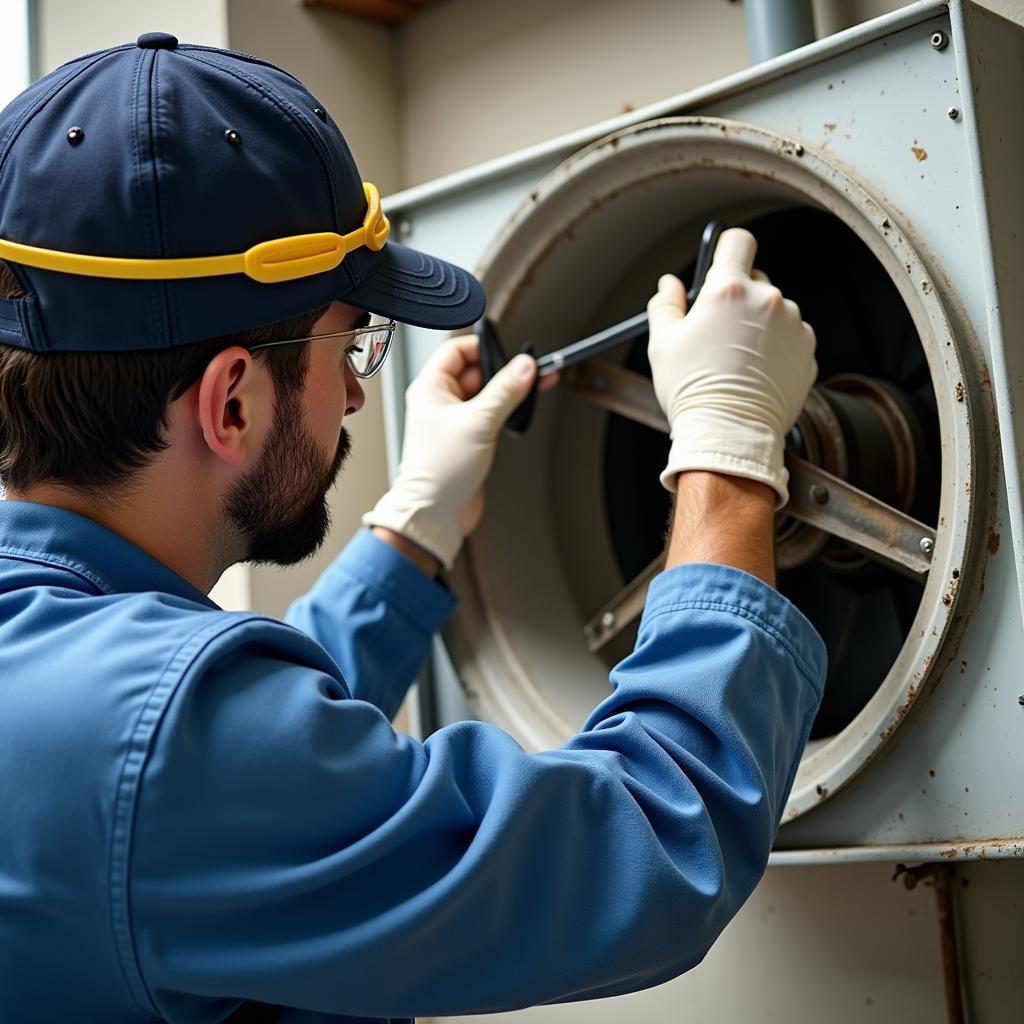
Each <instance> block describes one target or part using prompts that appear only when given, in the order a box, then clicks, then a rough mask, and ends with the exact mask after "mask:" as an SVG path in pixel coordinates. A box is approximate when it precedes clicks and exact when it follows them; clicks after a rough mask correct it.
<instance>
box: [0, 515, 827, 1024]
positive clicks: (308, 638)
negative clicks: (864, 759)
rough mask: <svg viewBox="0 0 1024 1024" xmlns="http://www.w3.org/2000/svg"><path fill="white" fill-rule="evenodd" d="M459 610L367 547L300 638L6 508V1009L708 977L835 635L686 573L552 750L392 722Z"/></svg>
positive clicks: (421, 1007) (665, 588)
mask: <svg viewBox="0 0 1024 1024" xmlns="http://www.w3.org/2000/svg"><path fill="white" fill-rule="evenodd" d="M452 605H453V598H452V596H451V595H450V594H449V593H448V591H447V590H445V589H444V588H443V587H441V586H439V585H438V584H437V583H435V582H434V581H432V580H430V579H428V578H427V577H426V576H425V575H423V574H422V573H420V572H419V571H418V570H417V569H415V568H414V567H413V566H412V565H411V564H410V563H408V562H407V561H406V560H405V559H404V558H403V557H402V556H401V555H399V554H398V553H397V552H395V551H394V550H392V549H391V548H390V547H388V546H387V545H385V544H383V543H381V542H380V541H378V540H377V539H376V538H375V537H374V536H373V535H372V534H370V533H366V532H363V533H360V534H359V535H357V537H356V538H355V540H354V541H353V542H352V543H351V544H350V545H349V547H348V548H347V549H346V551H345V552H344V553H343V554H342V555H341V556H340V558H339V559H338V560H337V561H336V562H335V563H334V564H333V565H332V566H331V567H330V568H329V569H328V570H327V571H326V573H325V574H324V575H323V576H322V577H321V579H320V580H319V582H318V583H317V584H316V586H315V587H314V588H313V589H312V590H311V591H310V592H309V594H308V595H306V596H305V597H304V598H303V599H302V600H300V601H299V602H298V604H297V605H296V606H295V607H294V608H293V609H292V611H291V613H290V615H289V623H288V624H286V623H282V622H279V621H276V620H274V619H271V618H267V617H265V616H262V615H258V614H254V613H235V612H225V611H223V610H221V609H220V608H218V607H217V606H216V605H215V604H214V603H213V602H211V601H210V600H209V599H208V598H207V597H206V596H205V595H204V594H202V593H200V592H199V591H198V590H196V589H194V588H193V587H192V586H191V585H189V584H188V583H187V582H186V581H185V580H183V579H182V578H181V577H179V576H177V575H176V574H175V573H173V572H172V571H171V570H170V569H168V568H167V567H166V566H164V565H163V564H161V563H160V562H158V561H156V560H155V559H153V558H152V557H150V556H149V555H147V554H146V553H144V552H143V551H141V550H140V549H138V548H137V547H135V546H133V545H132V544H130V543H129V542H128V541H126V540H124V539H123V538H121V537H119V536H117V535H116V534H114V533H111V532H110V531H108V530H106V529H105V528H103V527H101V526H100V525H98V524H97V523H95V522H92V521H90V520H89V519H86V518H83V517H81V516H78V515H75V514H74V513H71V512H67V511H64V510H61V509H56V508H52V507H48V506H43V505H33V504H27V503H17V502H10V501H5V502H0V808H2V815H3V817H2V822H3V826H2V827H3V841H2V843H0V1019H2V1020H3V1021H4V1022H5V1024H16V1022H35V1021H40V1022H47V1024H52V1022H56V1021H72V1020H73V1021H75V1022H76V1024H86V1022H93V1021H95V1022H102V1024H121V1022H125V1024H127V1022H143V1021H153V1020H156V1019H165V1020H168V1021H174V1022H182V1024H185V1022H187V1024H193V1022H196V1024H200V1022H201V1024H207V1022H213V1021H223V1020H225V1019H226V1018H228V1017H230V1016H231V1015H232V1014H233V1013H236V1011H237V1015H236V1016H235V1017H234V1018H233V1020H236V1021H239V1020H279V1021H287V1022H291V1024H299V1022H303V1024H310V1022H313V1021H323V1020H328V1019H331V1020H337V1019H339V1017H340V1018H344V1019H352V1018H355V1019H357V1020H362V1019H366V1018H369V1019H378V1020H379V1019H381V1018H385V1019H386V1018H389V1017H390V1018H395V1017H398V1018H402V1017H410V1016H413V1015H416V1014H422V1015H440V1014H453V1013H466V1012H470V1011H478V1012H487V1011H495V1010H505V1009H510V1008H515V1007H521V1006H526V1005H530V1004H536V1003H543V1002H550V1001H557V1000H569V999H580V998H585V997H594V996H604V995H612V994H615V993H620V992H628V991H631V990H635V989H639V988H644V987H646V986H650V985H655V984H657V983H659V982H662V981H665V980H667V979H668V978H671V977H673V976H675V975H677V974H679V973H681V972H682V971H685V970H686V969H688V968H690V967H693V966H694V965H695V964H697V963H699V961H700V960H701V958H702V957H703V956H704V954H705V953H706V951H707V950H708V948H709V947H710V946H711V944H712V943H713V942H714V940H715V938H716V936H717V935H718V934H719V932H720V931H721V930H722V928H723V927H724V926H725V925H726V923H727V922H728V921H729V919H730V917H731V916H732V915H733V913H734V912H735V911H736V910H737V908H738V907H739V906H740V905H741V904H742V903H743V901H744V900H745V899H746V897H747V896H748V895H749V893H750V892H751V890H752V889H753V888H754V886H755V885H756V884H757V881H758V879H759V878H760V877H761V875H762V872H763V870H764V867H765V864H766V861H767V856H768V851H769V848H770V846H771V843H772V840H773V837H774V835H775V832H776V828H777V826H778V823H779V818H780V815H781V812H782V808H783V804H784V802H785V799H786V795H787V793H788V791H789V788H790V786H791V783H792V779H793V775H794V772H795V770H796V766H797V762H798V758H799V755H800V751H801V749H802V747H803V745H804V743H805V741H806V738H807V734H808V730H809V727H810V723H811V720H812V718H813V716H814V714H815V711H816V709H817V706H818V701H819V697H820V692H821V687H822V683H823V677H824V662H825V658H824V650H823V647H822V644H821V641H820V640H819V638H818V637H817V635H816V634H815V633H814V631H813V629H812V628H811V626H810V625H809V624H808V623H807V621H806V620H805V619H804V618H803V616H802V615H801V614H800V613H799V612H798V611H797V610H796V609H795V608H794V607H793V606H792V605H791V604H789V602H787V601H786V600H785V599H784V598H783V597H781V596H780V595H779V594H778V593H776V592H775V591H774V590H772V589H771V588H769V587H767V586H765V585H764V584H763V583H761V582H759V581H758V580H756V579H754V578H753V577H751V576H748V575H746V574H745V573H742V572H739V571H737V570H734V569H729V568H724V567H721V566H708V565H704V566H693V565H691V566H682V567H678V568H674V569H671V570H669V571H667V572H665V573H662V574H661V575H660V576H659V577H657V578H656V579H655V580H654V582H653V584H652V586H651V589H650V595H649V597H648V600H647V606H646V610H645V612H644V617H643V621H642V624H641V627H640V634H639V639H638V641H637V645H636V650H635V651H634V653H633V654H631V655H630V656H629V657H628V658H626V659H625V661H623V662H622V663H621V664H620V665H619V666H618V667H617V668H616V669H615V670H614V671H613V673H612V676H611V688H610V690H609V694H608V697H607V699H606V700H604V702H603V703H602V704H601V705H600V706H599V707H598V708H597V709H596V710H595V711H594V712H593V714H592V715H591V716H590V719H589V721H588V722H587V723H586V725H585V726H584V728H583V730H582V732H580V734H579V735H578V736H576V737H574V738H573V739H572V740H570V741H569V742H568V743H566V744H565V746H563V747H561V748H560V749H558V750H553V751H550V752H546V753H540V754H527V753H525V752H524V751H523V750H522V749H521V748H520V747H519V746H518V745H517V744H516V742H515V741H514V740H513V739H512V738H511V737H509V736H508V735H507V734H505V733H503V732H501V731H500V730H499V729H497V728H495V727H493V726H490V725H486V724H484V723H481V722H463V723H460V724H456V725H452V726H449V727H448V728H445V729H442V730H440V731H439V732H438V733H436V734H435V735H434V736H432V737H431V738H430V739H429V740H427V741H426V742H425V743H419V742H417V741H416V740H414V739H411V738H410V737H408V736H405V735H402V734H398V733H396V732H394V730H393V729H392V727H391V724H390V722H389V716H391V715H392V714H393V713H394V712H395V710H396V709H397V707H398V705H399V703H400V701H401V700H402V698H403V696H404V694H405V692H406V689H407V688H408V686H409V684H410V682H411V681H412V680H413V679H414V677H415V676H416V674H417V672H418V670H419V669H420V667H421V665H422V663H423V661H424V658H425V657H426V654H427V651H428V646H429V643H430V638H431V636H432V634H433V633H434V632H435V631H436V630H437V629H438V628H439V627H440V626H441V624H442V622H443V621H444V620H445V618H446V616H447V615H448V614H449V613H450V611H451V609H452ZM567 642H575V640H574V638H567ZM250 1001H251V1002H250ZM258 1004H270V1005H271V1006H285V1007H292V1008H296V1009H293V1010H290V1011H280V1012H278V1011H275V1010H272V1009H269V1008H268V1007H267V1006H260V1005H258ZM327 1015H338V1017H328V1016H327Z"/></svg>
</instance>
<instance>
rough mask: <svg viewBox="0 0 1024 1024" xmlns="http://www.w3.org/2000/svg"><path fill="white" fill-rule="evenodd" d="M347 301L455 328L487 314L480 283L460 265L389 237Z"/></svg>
mask: <svg viewBox="0 0 1024 1024" xmlns="http://www.w3.org/2000/svg"><path fill="white" fill-rule="evenodd" d="M341 298H342V301H344V302H347V303H348V304H349V305H352V306H356V307H357V308H359V309H365V310H367V311H368V312H370V313H376V314H378V315H379V316H387V317H390V318H391V319H393V320H398V321H399V322H401V323H404V324H411V325H412V326H414V327H433V328H437V329H440V330H456V329H458V328H460V327H468V326H469V325H470V324H473V323H475V322H476V321H477V320H479V319H480V317H481V316H483V312H484V306H485V305H486V299H485V297H484V290H483V288H482V287H481V286H480V282H479V281H477V279H476V278H475V277H474V276H473V275H472V274H470V273H469V272H468V271H465V270H463V269H462V268H461V267H456V266H455V265H454V264H452V263H446V262H445V261H444V260H439V259H435V258H434V257H433V256H428V255H427V254H426V253H423V252H420V251H419V250H418V249H410V248H408V247H407V246H404V245H398V244H397V243H396V242H388V244H387V245H386V246H384V248H383V249H382V250H381V253H380V256H379V258H378V259H377V262H376V263H375V265H374V267H373V270H372V271H371V272H370V273H369V275H368V276H367V277H366V279H365V280H364V281H363V283H362V284H360V285H359V286H358V287H357V288H356V289H355V290H354V291H351V292H349V293H348V294H347V295H345V296H342V297H341Z"/></svg>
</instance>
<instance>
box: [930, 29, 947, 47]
mask: <svg viewBox="0 0 1024 1024" xmlns="http://www.w3.org/2000/svg"><path fill="white" fill-rule="evenodd" d="M932 46H934V47H935V49H936V50H944V49H945V48H946V47H947V46H949V39H948V38H947V36H946V33H945V32H933V33H932Z"/></svg>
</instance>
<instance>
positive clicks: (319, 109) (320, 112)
mask: <svg viewBox="0 0 1024 1024" xmlns="http://www.w3.org/2000/svg"><path fill="white" fill-rule="evenodd" d="M313 113H314V114H316V116H317V117H319V118H320V120H321V121H326V120H327V111H326V110H324V108H323V107H314V108H313Z"/></svg>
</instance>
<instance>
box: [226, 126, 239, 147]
mask: <svg viewBox="0 0 1024 1024" xmlns="http://www.w3.org/2000/svg"><path fill="white" fill-rule="evenodd" d="M224 138H225V139H227V140H228V142H230V143H231V145H232V146H237V145H238V144H239V143H240V142H241V141H242V136H241V135H240V134H239V133H238V132H237V131H235V129H234V128H229V129H228V130H227V131H226V132H225V133H224Z"/></svg>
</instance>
